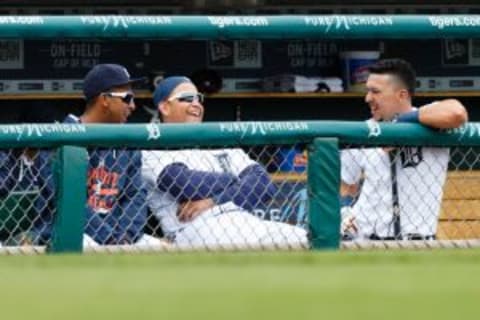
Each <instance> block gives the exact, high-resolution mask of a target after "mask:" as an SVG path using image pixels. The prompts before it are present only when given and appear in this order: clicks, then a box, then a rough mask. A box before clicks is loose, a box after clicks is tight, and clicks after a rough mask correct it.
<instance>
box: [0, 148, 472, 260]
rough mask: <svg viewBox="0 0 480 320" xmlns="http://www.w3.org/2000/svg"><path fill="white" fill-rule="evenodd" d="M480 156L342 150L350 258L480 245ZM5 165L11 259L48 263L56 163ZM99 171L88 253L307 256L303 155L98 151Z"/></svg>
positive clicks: (93, 171) (49, 155)
mask: <svg viewBox="0 0 480 320" xmlns="http://www.w3.org/2000/svg"><path fill="white" fill-rule="evenodd" d="M479 154H480V153H479V150H478V149H477V148H470V147H469V148H466V147H455V148H451V149H447V148H436V149H435V148H427V147H408V146H402V147H397V148H386V147H385V148H368V147H366V148H361V149H360V148H358V147H356V146H345V147H344V148H342V149H341V151H340V158H341V178H342V181H343V183H342V185H341V187H340V192H339V196H340V201H341V204H342V209H341V216H342V225H341V228H340V232H341V234H342V240H343V241H342V246H343V247H344V248H364V247H379V248H385V247H389V246H390V247H402V246H403V247H405V246H407V247H408V246H412V245H413V246H414V247H425V246H427V247H429V246H440V247H449V246H451V242H449V241H451V240H453V241H457V242H455V243H456V244H454V246H458V243H462V242H461V241H464V243H466V244H467V245H468V243H470V242H475V241H478V240H479V239H480V199H479V197H480V192H478V191H480V173H479V172H480V171H479V170H478V163H479V161H478V157H479V156H478V155H479ZM0 162H1V164H2V166H1V168H2V170H1V172H0V177H1V185H0V195H1V200H0V237H1V238H0V241H1V244H2V248H1V250H3V252H8V253H18V252H21V253H31V252H34V253H38V252H44V250H45V246H48V245H49V244H50V241H51V238H52V236H53V235H52V224H53V220H54V218H55V213H56V188H55V181H54V176H53V172H54V170H55V168H54V167H53V151H51V150H32V149H10V150H7V149H4V150H3V152H1V153H0ZM89 162H90V166H89V169H88V173H87V180H86V181H87V185H86V188H85V192H86V194H87V203H86V209H85V219H86V220H85V232H84V239H83V241H84V248H85V250H86V251H105V250H106V251H112V252H113V251H170V250H171V251H176V250H191V249H194V250H195V249H207V250H241V249H306V248H308V247H309V244H308V243H309V242H308V236H307V233H308V232H307V230H308V229H309V225H308V192H307V181H306V180H307V175H306V167H307V154H306V146H305V145H288V146H286V145H284V146H262V147H259V146H256V147H246V148H243V149H241V148H229V149H201V150H200V149H187V150H185V149H182V150H143V151H141V150H131V149H116V150H112V149H95V150H89ZM458 241H460V242H458ZM388 244H390V245H388Z"/></svg>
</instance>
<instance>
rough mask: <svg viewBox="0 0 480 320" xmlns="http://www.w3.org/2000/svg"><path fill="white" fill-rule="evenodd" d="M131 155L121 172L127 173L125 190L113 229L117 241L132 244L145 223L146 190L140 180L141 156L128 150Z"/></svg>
mask: <svg viewBox="0 0 480 320" xmlns="http://www.w3.org/2000/svg"><path fill="white" fill-rule="evenodd" d="M129 152H130V154H132V157H131V158H129V159H131V161H130V162H129V164H128V169H127V170H126V171H125V172H123V174H126V175H127V181H126V190H124V191H123V192H122V196H121V198H120V199H119V203H118V209H117V210H121V211H122V214H121V216H120V217H119V219H118V226H117V228H116V230H115V235H114V237H115V241H117V243H127V244H132V243H134V242H136V241H137V240H138V239H140V238H141V237H142V235H143V228H144V227H145V224H146V223H147V205H146V203H147V191H146V190H145V188H144V186H143V180H142V174H141V169H142V157H141V153H140V152H139V151H129Z"/></svg>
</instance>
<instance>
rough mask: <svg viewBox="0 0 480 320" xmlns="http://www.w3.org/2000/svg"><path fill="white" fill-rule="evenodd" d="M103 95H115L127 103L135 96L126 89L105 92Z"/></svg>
mask: <svg viewBox="0 0 480 320" xmlns="http://www.w3.org/2000/svg"><path fill="white" fill-rule="evenodd" d="M103 95H105V96H107V97H115V98H120V99H121V100H122V101H123V102H125V103H126V104H130V103H132V101H133V99H134V98H135V95H134V94H133V93H132V92H130V91H125V92H105V93H104V94H103Z"/></svg>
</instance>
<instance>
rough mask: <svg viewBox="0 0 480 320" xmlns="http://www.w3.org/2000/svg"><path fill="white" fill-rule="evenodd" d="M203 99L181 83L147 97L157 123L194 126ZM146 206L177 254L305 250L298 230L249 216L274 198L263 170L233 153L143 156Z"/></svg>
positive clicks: (171, 82) (170, 82) (176, 80)
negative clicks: (203, 250) (200, 250)
mask: <svg viewBox="0 0 480 320" xmlns="http://www.w3.org/2000/svg"><path fill="white" fill-rule="evenodd" d="M202 101H203V96H202V95H201V94H199V93H198V92H197V89H196V87H195V85H194V84H193V83H192V82H191V81H190V80H189V79H188V78H186V77H169V78H166V79H164V80H163V81H162V82H160V83H159V85H158V86H157V88H156V91H155V93H154V104H155V105H156V106H158V109H159V112H160V114H161V117H162V120H163V121H164V122H201V121H202V119H203V112H204V110H203V105H202ZM142 162H143V168H142V172H143V177H144V180H145V183H146V186H147V189H148V193H149V195H148V203H149V206H150V208H151V210H152V212H153V213H154V214H155V215H156V216H157V218H158V219H159V221H160V224H161V227H162V230H163V232H164V233H165V235H166V237H167V238H169V239H171V240H172V241H173V243H174V244H175V245H177V246H178V247H180V248H190V249H197V248H208V249H217V248H218V249H222V248H224V249H235V248H238V249H242V248H243V249H253V248H265V247H267V248H280V247H282V248H298V247H307V246H308V240H307V232H306V230H304V229H302V228H300V227H296V226H292V225H289V224H286V223H281V222H274V221H265V220H262V219H260V218H258V217H256V216H254V215H252V214H251V213H250V212H251V210H252V209H254V208H255V206H257V205H259V204H260V203H264V202H268V201H269V200H270V199H271V198H272V197H273V196H274V194H275V193H276V192H277V190H276V187H275V185H274V184H273V183H272V182H271V181H270V178H269V175H268V174H267V172H266V171H265V170H264V168H263V167H262V166H261V165H259V164H258V163H257V162H255V161H253V160H252V159H250V158H249V157H248V155H247V154H246V153H245V152H244V151H243V150H241V149H216V150H199V149H193V150H178V151H151V150H148V151H144V152H143V161H142Z"/></svg>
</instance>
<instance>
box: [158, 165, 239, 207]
mask: <svg viewBox="0 0 480 320" xmlns="http://www.w3.org/2000/svg"><path fill="white" fill-rule="evenodd" d="M236 180H237V178H236V177H235V176H233V175H232V174H228V173H218V172H208V171H201V170H192V169H190V168H188V167H187V166H186V165H185V164H183V163H178V162H177V163H172V164H170V165H168V166H166V167H165V168H164V169H163V170H162V172H160V174H159V175H158V178H157V185H158V188H159V189H160V190H161V191H163V192H168V193H170V194H171V195H172V197H174V198H175V199H176V200H177V202H179V203H182V202H185V201H195V200H202V199H206V198H211V197H213V196H215V195H216V194H219V193H220V192H221V191H222V190H225V189H226V188H227V187H228V186H229V185H231V184H232V183H234V182H235V181H236Z"/></svg>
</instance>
